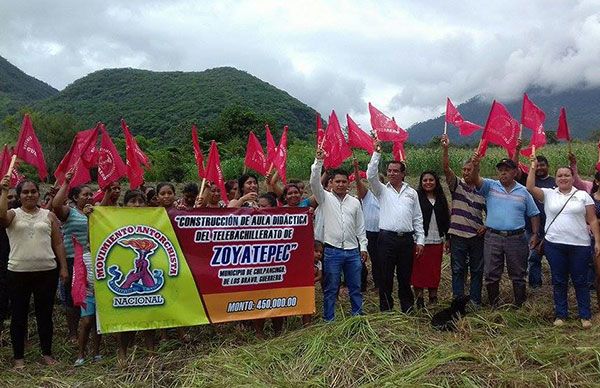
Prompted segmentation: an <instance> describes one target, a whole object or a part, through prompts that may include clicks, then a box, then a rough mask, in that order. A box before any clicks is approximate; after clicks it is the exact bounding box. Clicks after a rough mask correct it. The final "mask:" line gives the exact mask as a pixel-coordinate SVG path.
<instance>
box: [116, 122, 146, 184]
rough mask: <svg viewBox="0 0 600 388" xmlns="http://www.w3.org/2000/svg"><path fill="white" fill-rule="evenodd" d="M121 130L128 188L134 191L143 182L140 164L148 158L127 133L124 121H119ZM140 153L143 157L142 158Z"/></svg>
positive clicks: (129, 133)
mask: <svg viewBox="0 0 600 388" xmlns="http://www.w3.org/2000/svg"><path fill="white" fill-rule="evenodd" d="M121 128H123V132H124V133H125V161H126V163H127V179H129V188H130V189H131V190H135V189H137V188H138V187H140V186H141V185H142V183H143V182H144V169H143V168H142V166H141V164H140V163H142V160H144V158H145V160H146V161H147V159H148V157H147V156H146V155H145V154H144V153H143V152H142V150H141V149H140V147H139V146H138V144H137V142H136V141H135V138H134V137H133V136H132V135H131V132H129V127H127V124H126V123H125V120H121ZM138 151H139V152H138ZM140 153H141V155H143V158H142V156H141V155H140Z"/></svg>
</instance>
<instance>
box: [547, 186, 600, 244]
mask: <svg viewBox="0 0 600 388" xmlns="http://www.w3.org/2000/svg"><path fill="white" fill-rule="evenodd" d="M541 190H542V191H543V192H544V201H543V203H544V211H545V212H546V230H545V232H546V240H548V241H550V242H553V243H557V244H567V245H577V246H589V245H590V234H589V232H588V226H587V223H586V221H585V212H586V210H585V207H586V206H589V205H592V206H593V205H594V200H593V199H592V197H590V195H589V194H588V193H586V192H585V191H582V190H579V191H577V193H575V195H573V198H571V200H569V203H567V206H565V208H564V209H563V211H562V212H561V213H560V214H559V215H558V217H556V215H557V214H558V212H559V211H560V209H562V207H563V205H564V204H565V202H566V201H567V200H568V199H569V197H570V196H571V194H573V192H574V191H575V190H577V189H576V188H575V187H573V188H572V189H571V192H570V193H568V194H562V193H561V192H560V191H559V190H558V188H555V189H543V188H542V189H541ZM554 217H556V220H554ZM552 220H554V222H553V223H552V225H550V222H552ZM548 226H549V227H548Z"/></svg>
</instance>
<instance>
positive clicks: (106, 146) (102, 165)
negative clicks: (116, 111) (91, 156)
mask: <svg viewBox="0 0 600 388" xmlns="http://www.w3.org/2000/svg"><path fill="white" fill-rule="evenodd" d="M100 131H101V132H102V140H101V142H100V148H99V149H98V185H99V186H100V188H101V189H102V190H104V189H105V188H106V187H108V185H110V184H111V183H113V182H116V181H118V180H119V179H120V178H122V177H124V176H125V175H127V166H125V163H123V160H122V159H121V156H119V152H118V151H117V148H116V147H115V145H114V143H113V142H112V140H111V138H110V136H109V135H108V132H106V128H105V127H104V124H102V123H100Z"/></svg>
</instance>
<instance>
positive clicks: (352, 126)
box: [346, 114, 375, 155]
mask: <svg viewBox="0 0 600 388" xmlns="http://www.w3.org/2000/svg"><path fill="white" fill-rule="evenodd" d="M346 121H347V122H348V145H350V147H354V148H361V149H363V150H365V151H367V152H368V153H369V155H372V154H373V152H374V151H375V147H374V146H373V139H372V138H371V136H369V134H368V133H366V132H365V131H363V130H362V129H360V127H359V126H358V125H357V124H356V123H355V122H354V120H352V118H351V117H350V115H348V114H347V115H346Z"/></svg>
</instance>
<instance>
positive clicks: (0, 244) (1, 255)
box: [0, 227, 10, 330]
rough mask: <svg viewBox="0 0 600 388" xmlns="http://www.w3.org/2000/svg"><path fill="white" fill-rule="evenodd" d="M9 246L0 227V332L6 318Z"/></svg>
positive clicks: (3, 230) (6, 237)
mask: <svg viewBox="0 0 600 388" xmlns="http://www.w3.org/2000/svg"><path fill="white" fill-rule="evenodd" d="M9 253H10V244H9V241H8V236H6V231H5V229H4V228H2V227H0V330H2V328H3V327H2V324H3V322H4V320H5V319H6V318H7V317H8V284H7V280H6V273H7V271H8V254H9Z"/></svg>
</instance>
